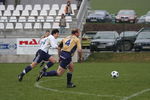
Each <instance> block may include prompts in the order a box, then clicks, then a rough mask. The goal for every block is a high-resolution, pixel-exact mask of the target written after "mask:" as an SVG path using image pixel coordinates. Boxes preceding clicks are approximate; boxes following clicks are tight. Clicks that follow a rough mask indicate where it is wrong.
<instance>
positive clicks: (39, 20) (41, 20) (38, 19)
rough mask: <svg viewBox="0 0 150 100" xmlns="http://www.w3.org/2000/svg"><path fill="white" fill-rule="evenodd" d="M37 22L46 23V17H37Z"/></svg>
mask: <svg viewBox="0 0 150 100" xmlns="http://www.w3.org/2000/svg"><path fill="white" fill-rule="evenodd" d="M37 22H45V20H44V17H43V16H38V17H37Z"/></svg>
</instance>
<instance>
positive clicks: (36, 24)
mask: <svg viewBox="0 0 150 100" xmlns="http://www.w3.org/2000/svg"><path fill="white" fill-rule="evenodd" d="M33 28H34V29H42V25H41V23H35V24H34V27H33Z"/></svg>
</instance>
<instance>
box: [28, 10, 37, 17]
mask: <svg viewBox="0 0 150 100" xmlns="http://www.w3.org/2000/svg"><path fill="white" fill-rule="evenodd" d="M30 16H38V11H37V10H32V11H31V14H30Z"/></svg>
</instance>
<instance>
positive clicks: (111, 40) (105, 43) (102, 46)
mask: <svg viewBox="0 0 150 100" xmlns="http://www.w3.org/2000/svg"><path fill="white" fill-rule="evenodd" d="M118 39H119V34H118V33H117V32H116V31H99V32H97V33H96V35H95V37H94V39H93V40H92V41H91V45H90V50H91V51H102V50H104V51H107V50H109V51H110V50H111V51H117V41H118Z"/></svg>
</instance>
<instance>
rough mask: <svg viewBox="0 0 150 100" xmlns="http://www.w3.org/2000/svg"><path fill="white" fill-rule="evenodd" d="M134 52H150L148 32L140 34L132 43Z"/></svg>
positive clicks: (149, 35) (149, 34)
mask: <svg viewBox="0 0 150 100" xmlns="http://www.w3.org/2000/svg"><path fill="white" fill-rule="evenodd" d="M134 49H135V51H142V50H150V31H147V32H140V33H139V34H138V36H137V38H136V40H135V42H134Z"/></svg>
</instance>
